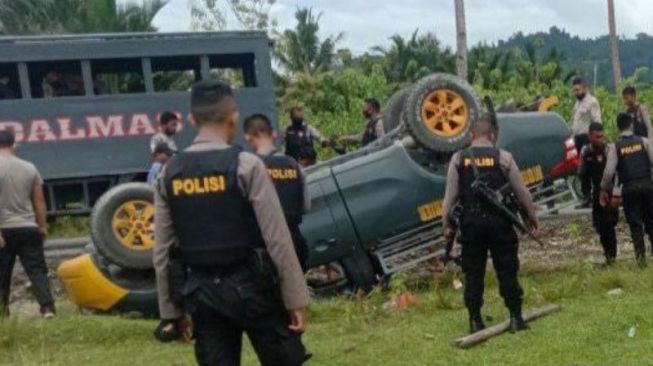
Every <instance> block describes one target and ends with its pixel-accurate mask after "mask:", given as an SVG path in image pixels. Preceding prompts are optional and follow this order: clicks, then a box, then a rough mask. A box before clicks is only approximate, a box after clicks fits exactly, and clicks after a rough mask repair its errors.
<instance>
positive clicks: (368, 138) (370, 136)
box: [361, 117, 380, 146]
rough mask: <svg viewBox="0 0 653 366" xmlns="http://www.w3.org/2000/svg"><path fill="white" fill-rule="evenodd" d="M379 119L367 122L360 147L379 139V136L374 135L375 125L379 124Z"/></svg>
mask: <svg viewBox="0 0 653 366" xmlns="http://www.w3.org/2000/svg"><path fill="white" fill-rule="evenodd" d="M379 119H380V118H379V117H377V118H372V119H370V120H369V122H367V125H366V126H365V132H364V133H363V140H362V141H361V145H362V146H366V145H369V144H371V143H372V142H374V141H376V139H378V138H379V136H377V135H376V124H377V122H379Z"/></svg>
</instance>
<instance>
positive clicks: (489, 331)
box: [453, 305, 562, 348]
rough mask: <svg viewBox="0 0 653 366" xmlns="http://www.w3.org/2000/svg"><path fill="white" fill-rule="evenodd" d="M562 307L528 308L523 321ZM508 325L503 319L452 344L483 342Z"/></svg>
mask: <svg viewBox="0 0 653 366" xmlns="http://www.w3.org/2000/svg"><path fill="white" fill-rule="evenodd" d="M561 309H562V308H561V307H560V305H547V306H544V307H541V308H538V309H533V310H529V311H527V312H525V313H524V321H526V322H532V321H533V320H535V319H538V318H541V317H543V316H546V315H549V314H553V313H557V312H558V311H560V310H561ZM509 326H510V321H508V320H507V321H505V322H503V323H499V324H497V325H494V326H491V327H489V328H485V329H483V330H482V331H480V332H476V333H474V334H470V335H468V336H465V337H462V338H458V339H456V340H455V341H454V342H453V345H454V346H456V347H459V348H469V347H473V346H475V345H477V344H479V343H481V342H485V341H487V340H488V339H490V338H492V337H496V336H498V335H500V334H501V333H504V332H505V331H507V330H508V327H509Z"/></svg>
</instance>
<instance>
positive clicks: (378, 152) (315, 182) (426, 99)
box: [59, 74, 578, 310]
mask: <svg viewBox="0 0 653 366" xmlns="http://www.w3.org/2000/svg"><path fill="white" fill-rule="evenodd" d="M480 113H481V108H480V106H479V104H478V102H477V98H476V97H475V94H474V91H473V90H472V88H471V87H470V86H469V85H468V84H467V83H466V82H464V81H461V80H459V79H457V78H455V77H452V76H450V75H442V74H436V75H432V76H429V77H427V78H425V79H423V80H421V81H420V82H418V83H416V84H415V85H414V86H412V87H410V88H408V89H405V90H402V91H400V92H398V93H397V94H396V95H395V96H393V97H392V98H391V99H390V101H389V103H388V105H387V108H386V114H385V121H384V122H385V124H386V127H387V129H388V130H390V131H391V132H390V133H389V134H388V135H386V136H385V137H383V138H382V139H380V140H378V141H376V142H375V143H373V144H371V145H370V146H368V147H366V148H364V149H361V150H359V151H356V152H353V153H350V154H347V155H343V156H340V157H337V158H335V159H332V160H330V161H326V162H323V163H321V164H319V165H317V166H315V167H312V168H310V169H308V170H307V172H306V174H307V182H308V185H309V188H310V192H311V196H312V209H311V211H310V212H308V213H307V214H306V215H305V218H304V222H303V224H302V226H301V229H302V231H303V233H304V236H305V237H306V238H307V241H308V245H309V248H310V255H309V266H310V267H311V268H313V267H318V266H321V265H325V264H333V263H337V264H339V265H338V266H334V267H340V268H343V269H344V271H343V279H346V280H347V282H349V283H351V284H353V285H355V286H357V287H360V288H369V287H371V286H372V285H373V284H374V283H375V281H377V280H378V279H379V278H382V277H384V276H387V275H391V274H393V273H396V272H399V271H402V270H406V269H409V268H413V267H415V266H417V265H419V264H420V263H423V262H425V261H427V260H430V259H432V258H434V257H437V256H441V255H442V254H443V247H444V240H443V238H442V232H441V231H442V230H441V210H442V199H443V197H444V191H445V185H446V170H447V166H448V161H449V159H450V157H451V155H452V153H453V152H455V151H457V150H460V149H462V148H464V147H466V146H468V144H469V139H470V138H469V132H470V129H471V127H472V125H473V123H474V121H476V120H477V119H478V117H479V115H480ZM498 120H499V126H500V133H499V141H498V145H499V146H500V147H501V148H504V149H506V150H508V151H510V152H511V153H513V155H514V156H515V159H516V161H517V163H518V165H519V166H520V168H521V169H522V175H523V179H524V182H525V183H526V184H527V185H528V186H529V187H530V188H531V190H532V191H533V192H534V193H535V194H536V197H537V198H536V201H537V202H539V203H540V204H542V205H545V204H546V203H550V202H554V201H556V200H558V199H560V197H562V195H569V192H570V191H569V189H568V188H567V185H566V181H565V179H566V178H567V177H568V176H569V175H571V174H573V173H574V172H575V171H576V168H577V165H578V154H577V152H576V150H575V148H574V144H573V140H572V139H571V138H570V135H571V134H570V130H569V127H568V125H567V124H566V123H565V121H564V120H563V119H562V118H561V117H560V116H559V115H557V114H554V113H512V114H500V115H499V116H498ZM151 201H152V189H151V188H150V187H148V186H146V185H142V184H139V183H130V184H127V185H122V186H117V187H115V188H113V189H112V190H110V191H109V192H107V194H105V196H104V197H103V198H101V199H100V200H99V201H98V202H97V204H96V207H95V208H94V213H93V216H92V226H93V241H94V244H95V246H96V247H97V249H98V253H95V254H93V255H91V256H87V259H86V260H80V259H79V258H78V259H75V260H73V261H70V262H68V263H64V264H63V265H62V267H61V268H60V270H59V273H60V276H61V277H62V279H63V280H64V283H65V284H66V287H67V290H68V292H69V294H70V296H71V298H72V299H73V301H74V302H75V303H77V304H78V305H80V306H83V307H89V308H100V306H98V305H97V304H102V307H103V308H100V309H101V310H108V309H107V307H109V308H111V307H112V306H118V305H120V304H123V305H124V304H126V303H127V304H129V306H128V307H125V308H129V309H134V308H137V309H141V310H142V309H144V308H148V307H149V308H154V309H155V308H156V301H155V300H156V293H155V290H154V286H153V276H152V270H151V267H152V262H151V243H152V242H153V240H152V238H150V240H148V241H147V243H149V244H147V243H144V244H143V245H140V246H139V245H134V244H133V243H131V242H129V243H125V242H124V240H123V236H121V235H120V233H119V232H117V231H116V228H117V227H118V226H116V222H117V221H116V220H117V219H116V212H117V208H119V207H125V205H132V206H130V207H132V208H134V209H133V210H131V209H130V212H132V211H133V212H132V213H131V214H130V215H128V216H127V217H121V218H118V219H119V221H120V220H122V221H124V220H133V221H134V222H140V223H141V224H143V223H147V222H146V221H147V220H145V218H148V217H151V214H152V206H151ZM145 232H151V228H150V230H146V231H145ZM91 263H94V265H93V264H91ZM95 267H97V268H98V270H97V271H95V270H94V268H95ZM94 271H95V272H94ZM130 276H131V277H134V278H138V279H139V281H138V283H139V285H138V286H130V285H129V281H128V279H129V278H131V277H130ZM148 276H150V277H149V278H151V282H149V283H150V285H145V286H143V285H142V284H143V283H146V282H147V281H142V279H143V278H148ZM100 277H104V280H102V281H103V284H102V285H96V286H90V288H93V289H94V290H93V291H90V292H91V293H89V290H88V288H89V286H88V283H89V282H90V281H96V282H97V281H100V280H98V278H100ZM118 278H119V281H118ZM114 279H116V280H114ZM343 282H344V281H340V283H343ZM117 283H120V285H116V284H117ZM330 285H332V283H331V284H329V286H330ZM111 286H118V288H113V287H111ZM121 290H123V291H121ZM95 292H97V293H95ZM98 293H102V294H100V295H98ZM125 294H127V295H125ZM130 295H131V297H130ZM121 296H122V297H121ZM107 297H111V300H106V298H107ZM98 299H102V301H98ZM130 299H131V300H130ZM107 304H109V305H107ZM111 304H114V305H111Z"/></svg>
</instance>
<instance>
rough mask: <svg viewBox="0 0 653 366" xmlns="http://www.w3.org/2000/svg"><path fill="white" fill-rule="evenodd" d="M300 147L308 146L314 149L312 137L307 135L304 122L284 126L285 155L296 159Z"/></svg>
mask: <svg viewBox="0 0 653 366" xmlns="http://www.w3.org/2000/svg"><path fill="white" fill-rule="evenodd" d="M302 148H308V149H311V150H313V151H315V147H314V146H313V137H312V136H310V135H309V133H308V128H307V127H306V125H305V124H302V125H301V126H299V127H295V126H293V125H290V126H288V128H286V155H288V156H290V157H291V158H293V159H295V160H298V159H299V152H300V151H301V150H302Z"/></svg>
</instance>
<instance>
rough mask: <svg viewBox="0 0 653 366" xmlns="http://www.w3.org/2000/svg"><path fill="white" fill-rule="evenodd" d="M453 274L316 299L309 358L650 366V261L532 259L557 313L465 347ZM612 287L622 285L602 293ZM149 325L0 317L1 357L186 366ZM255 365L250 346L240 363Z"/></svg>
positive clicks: (539, 296)
mask: <svg viewBox="0 0 653 366" xmlns="http://www.w3.org/2000/svg"><path fill="white" fill-rule="evenodd" d="M451 279H452V278H451V276H449V275H445V276H442V277H441V278H440V279H438V280H429V281H421V282H419V283H416V284H407V283H405V282H404V281H402V280H398V281H396V282H395V284H394V289H393V290H391V291H390V292H389V293H381V292H377V293H373V294H372V295H370V296H369V297H366V298H362V299H358V300H347V299H341V298H336V299H328V300H318V301H316V302H315V303H314V305H313V307H312V314H311V321H312V323H311V328H310V332H309V333H308V334H307V335H306V343H307V345H308V347H309V348H310V350H311V351H312V352H313V353H314V354H315V357H314V359H313V360H312V361H311V362H310V363H309V365H378V366H382V365H383V366H384V365H470V366H477V365H551V366H554V365H555V366H560V365H569V366H571V365H578V366H585V365H587V366H589V365H592V366H598V365H606V366H607V365H637V366H639V365H653V306H652V304H653V269H645V270H640V269H638V268H636V267H635V266H634V264H633V263H632V261H631V260H629V259H624V261H623V262H622V263H620V264H618V265H617V266H616V267H614V268H611V269H603V270H596V269H594V268H593V266H592V265H590V264H587V263H585V264H577V263H576V264H569V265H564V266H561V267H559V268H556V269H555V270H551V269H550V268H546V267H545V266H543V265H538V264H530V265H528V266H526V268H525V269H524V271H523V277H522V279H523V281H522V284H523V286H524V288H525V290H526V297H527V307H533V306H537V305H543V304H548V303H558V304H561V305H562V306H563V311H562V312H561V313H558V314H555V315H552V316H549V317H546V318H543V319H540V320H538V321H536V322H534V323H533V324H532V329H531V330H530V331H528V332H524V333H521V334H518V335H510V334H505V335H502V336H501V337H498V338H495V339H493V340H491V341H489V342H487V343H485V344H482V345H480V346H478V347H475V348H473V349H470V350H458V349H455V348H453V347H451V346H450V342H451V341H452V340H453V339H454V338H456V337H458V336H461V335H464V334H465V333H466V331H467V322H466V312H465V310H464V309H463V306H462V299H461V296H462V295H461V293H460V292H459V291H456V290H454V289H453V288H452V286H450V283H451ZM488 284H489V288H488V291H487V293H486V303H487V304H486V307H485V309H484V314H485V315H486V316H491V317H492V318H493V320H492V321H490V323H495V322H498V321H501V320H504V318H505V316H506V311H505V310H504V308H503V306H502V303H501V299H500V298H499V297H498V295H497V288H496V281H495V280H494V278H493V276H492V275H490V274H489V275H488ZM406 288H409V289H413V290H414V291H416V292H417V293H418V296H419V299H420V304H419V305H418V306H416V307H414V308H411V309H409V310H407V311H405V312H399V311H396V310H387V309H384V306H383V304H384V303H385V302H386V301H387V300H388V299H389V298H390V297H391V296H392V293H393V292H395V293H397V292H399V291H403V290H405V289H406ZM615 288H621V289H622V290H623V293H622V294H620V295H608V291H609V290H612V289H615ZM155 325H156V322H155V321H145V320H134V319H126V318H119V317H109V316H89V315H81V314H79V313H77V311H76V310H73V309H72V307H71V306H69V305H68V306H66V305H64V306H63V309H62V311H61V314H60V316H59V318H58V319H56V320H53V321H41V320H37V319H34V318H30V317H28V316H19V317H18V318H15V317H14V318H11V319H9V320H6V321H4V323H1V324H0V365H53V366H54V365H57V366H75V365H98V366H101V365H134V366H135V365H157V366H166V365H193V364H194V359H193V349H192V347H191V346H188V345H178V344H175V345H161V344H158V343H156V342H155V341H154V340H153V338H152V330H153V328H154V327H155ZM631 327H635V328H636V334H635V336H634V337H632V338H631V337H629V336H628V332H629V329H630V328H631ZM256 364H257V362H256V361H255V360H254V358H253V357H252V354H251V352H250V351H249V350H248V352H247V355H246V356H245V358H244V365H256Z"/></svg>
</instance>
